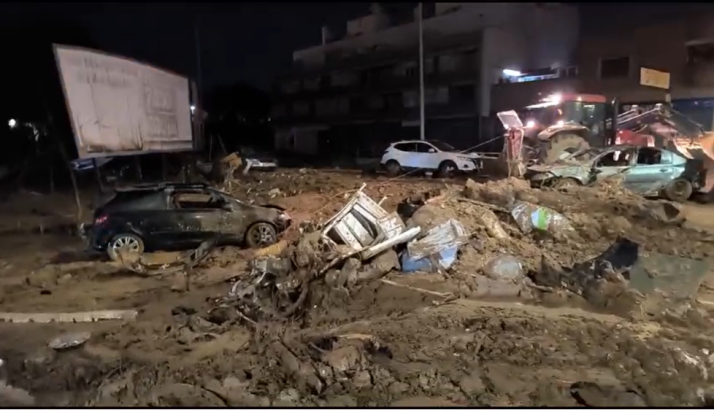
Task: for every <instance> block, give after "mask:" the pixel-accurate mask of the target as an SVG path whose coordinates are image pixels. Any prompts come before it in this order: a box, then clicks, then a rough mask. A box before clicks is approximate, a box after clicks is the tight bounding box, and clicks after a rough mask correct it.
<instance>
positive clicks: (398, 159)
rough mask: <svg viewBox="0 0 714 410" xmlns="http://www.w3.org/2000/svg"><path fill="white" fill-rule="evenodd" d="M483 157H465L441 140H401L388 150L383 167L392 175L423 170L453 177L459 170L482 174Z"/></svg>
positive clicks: (474, 154) (476, 155) (469, 155)
mask: <svg viewBox="0 0 714 410" xmlns="http://www.w3.org/2000/svg"><path fill="white" fill-rule="evenodd" d="M480 158H481V156H480V155H478V154H476V153H471V154H462V153H460V152H458V151H457V150H456V149H455V148H454V147H452V146H451V145H449V144H447V143H445V142H441V141H434V140H429V141H399V142H395V143H392V144H391V145H390V146H389V148H387V150H386V151H384V155H382V160H381V161H380V164H381V165H382V166H383V167H384V168H385V169H386V170H387V173H388V174H389V175H392V176H395V175H398V174H399V173H400V172H402V171H411V170H415V169H420V170H424V171H432V172H434V171H435V172H437V174H438V175H439V176H441V177H450V176H452V175H453V174H454V173H455V172H456V171H461V172H473V171H478V170H479V168H481V160H480Z"/></svg>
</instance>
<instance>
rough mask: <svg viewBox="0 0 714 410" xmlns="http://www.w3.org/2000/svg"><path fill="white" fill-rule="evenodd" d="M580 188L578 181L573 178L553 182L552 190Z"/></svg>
mask: <svg viewBox="0 0 714 410" xmlns="http://www.w3.org/2000/svg"><path fill="white" fill-rule="evenodd" d="M576 186H580V181H578V180H577V179H575V178H558V179H556V180H555V181H554V182H553V188H555V189H567V188H572V187H576Z"/></svg>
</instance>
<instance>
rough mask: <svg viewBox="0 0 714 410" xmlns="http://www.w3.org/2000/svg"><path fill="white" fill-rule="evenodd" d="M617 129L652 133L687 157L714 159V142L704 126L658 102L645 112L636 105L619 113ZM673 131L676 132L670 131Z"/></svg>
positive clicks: (642, 133) (711, 160)
mask: <svg viewBox="0 0 714 410" xmlns="http://www.w3.org/2000/svg"><path fill="white" fill-rule="evenodd" d="M617 130H618V131H630V132H633V133H636V134H641V135H651V136H652V137H653V138H655V140H656V141H657V140H658V141H659V142H660V144H659V145H661V146H664V147H669V148H670V149H674V150H675V151H678V152H679V153H680V154H682V155H684V156H685V157H687V158H698V159H702V160H704V159H708V161H707V162H710V163H711V162H714V150H713V148H714V144H713V142H714V141H712V138H711V136H708V135H707V133H706V131H705V130H704V128H703V127H702V126H701V125H700V124H698V123H697V122H695V121H693V120H691V119H690V118H689V117H687V116H686V115H684V114H682V113H680V112H679V111H676V110H674V109H672V108H671V107H670V106H668V105H664V104H657V105H656V106H655V107H654V108H653V109H651V110H648V111H643V110H641V109H640V108H639V107H637V106H633V107H632V109H631V110H629V111H626V112H624V113H622V114H620V115H618V116H617ZM668 131H674V132H675V133H674V134H675V135H672V133H671V132H668Z"/></svg>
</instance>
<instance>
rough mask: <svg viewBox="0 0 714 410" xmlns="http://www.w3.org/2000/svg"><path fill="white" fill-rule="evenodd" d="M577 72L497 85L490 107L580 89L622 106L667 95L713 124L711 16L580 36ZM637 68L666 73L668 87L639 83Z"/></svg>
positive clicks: (713, 21)
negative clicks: (570, 76)
mask: <svg viewBox="0 0 714 410" xmlns="http://www.w3.org/2000/svg"><path fill="white" fill-rule="evenodd" d="M576 64H577V77H575V78H555V79H544V80H543V81H534V82H528V83H516V82H514V83H510V84H501V85H498V86H496V87H494V88H493V90H492V99H493V105H494V109H496V110H505V109H512V108H518V107H522V106H524V105H527V104H532V103H533V102H534V101H535V100H537V99H538V97H539V96H543V95H548V94H550V93H554V92H572V91H579V92H583V93H593V94H602V95H606V96H608V97H617V98H619V99H620V101H621V102H622V103H623V107H622V108H624V109H626V108H627V107H628V106H629V105H631V104H638V105H642V106H648V105H653V104H655V103H660V102H665V101H667V100H670V101H671V102H672V105H673V107H674V108H675V109H677V110H679V111H681V112H683V113H684V114H686V115H687V116H689V117H691V118H692V119H694V120H695V121H697V122H699V123H700V124H702V125H703V126H704V127H705V128H706V129H708V130H712V129H713V127H714V15H712V14H699V15H690V16H680V17H678V18H676V19H674V20H669V21H663V22H659V23H655V24H648V25H646V26H641V27H638V26H633V25H632V23H628V24H623V25H622V26H621V27H620V28H619V29H617V30H609V31H601V32H600V33H597V34H593V35H585V34H584V35H583V37H582V38H581V39H580V41H579V44H578V52H577V57H576ZM641 68H649V69H654V70H658V71H662V72H667V73H669V75H670V78H669V84H670V85H669V89H668V90H667V89H661V88H654V87H649V86H644V85H641V84H640V83H641V78H640V71H641Z"/></svg>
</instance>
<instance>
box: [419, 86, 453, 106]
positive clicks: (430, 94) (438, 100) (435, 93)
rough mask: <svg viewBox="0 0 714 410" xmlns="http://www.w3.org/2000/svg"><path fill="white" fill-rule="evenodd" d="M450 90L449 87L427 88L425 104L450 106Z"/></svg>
mask: <svg viewBox="0 0 714 410" xmlns="http://www.w3.org/2000/svg"><path fill="white" fill-rule="evenodd" d="M448 103H449V89H448V88H447V87H439V88H427V89H426V90H424V104H427V105H436V104H448Z"/></svg>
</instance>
